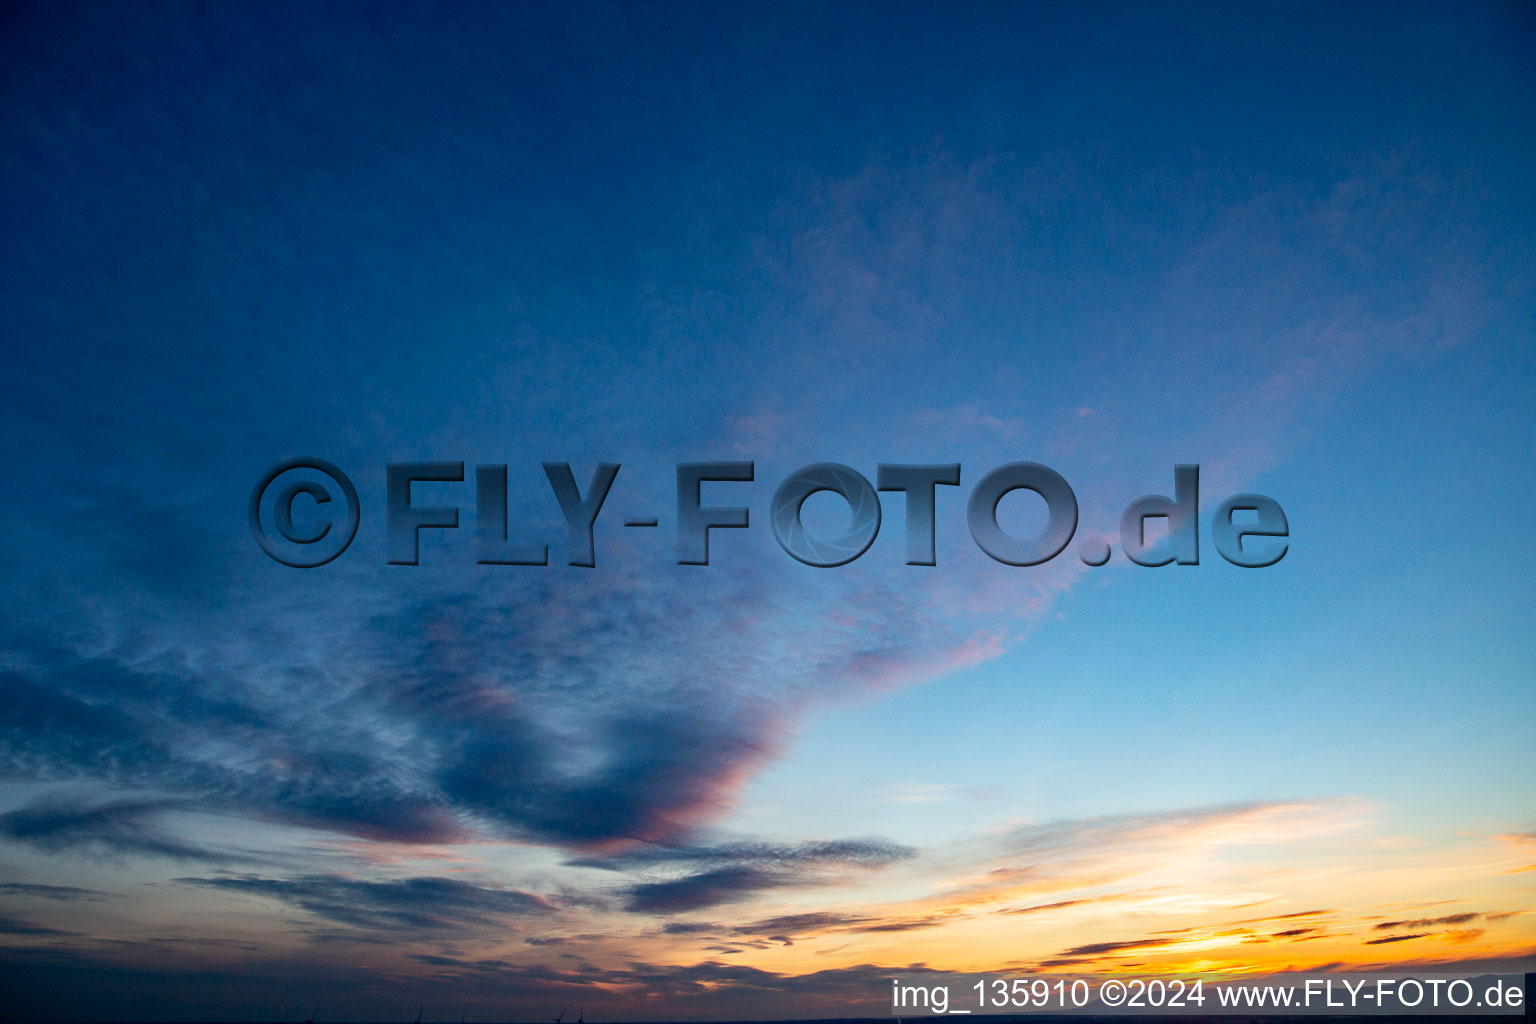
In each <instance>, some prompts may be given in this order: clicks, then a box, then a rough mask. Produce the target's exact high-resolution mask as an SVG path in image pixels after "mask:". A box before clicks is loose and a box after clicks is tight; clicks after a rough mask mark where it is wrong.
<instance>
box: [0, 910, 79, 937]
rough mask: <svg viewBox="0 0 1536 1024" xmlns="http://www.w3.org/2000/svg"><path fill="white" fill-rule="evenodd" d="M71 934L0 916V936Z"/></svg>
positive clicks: (70, 933) (71, 933)
mask: <svg viewBox="0 0 1536 1024" xmlns="http://www.w3.org/2000/svg"><path fill="white" fill-rule="evenodd" d="M73 934H74V933H73V932H66V931H60V930H59V929H57V928H48V927H46V926H44V925H40V924H33V923H32V922H31V921H23V920H21V919H19V918H15V917H7V916H5V915H3V914H0V935H17V936H28V937H30V936H47V935H73Z"/></svg>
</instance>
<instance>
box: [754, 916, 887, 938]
mask: <svg viewBox="0 0 1536 1024" xmlns="http://www.w3.org/2000/svg"><path fill="white" fill-rule="evenodd" d="M875 920H876V918H873V917H870V916H868V915H867V914H837V913H830V912H825V911H819V912H815V913H809V914H786V915H784V916H782V917H769V918H764V919H763V920H761V921H753V922H751V923H750V924H744V925H738V926H737V927H736V928H734V929H733V930H734V931H735V932H737V933H738V934H741V935H768V934H770V933H772V932H784V933H786V934H789V935H805V934H812V933H817V932H828V931H837V930H841V929H846V928H853V927H857V926H859V925H864V924H869V923H871V922H873V921H875Z"/></svg>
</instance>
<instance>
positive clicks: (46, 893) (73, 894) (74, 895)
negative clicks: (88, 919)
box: [0, 882, 107, 903]
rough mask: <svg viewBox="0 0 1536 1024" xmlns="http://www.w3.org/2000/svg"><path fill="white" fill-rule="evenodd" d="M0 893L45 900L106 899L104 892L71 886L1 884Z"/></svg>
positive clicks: (88, 900) (21, 883)
mask: <svg viewBox="0 0 1536 1024" xmlns="http://www.w3.org/2000/svg"><path fill="white" fill-rule="evenodd" d="M0 893H8V894H10V895H12V896H36V897H38V898H39V899H45V900H61V901H69V900H85V901H87V902H93V903H94V902H96V901H99V900H104V899H106V898H107V894H106V893H104V892H97V891H96V890H95V889H79V888H76V887H75V886H72V885H35V884H32V883H29V882H3V883H0Z"/></svg>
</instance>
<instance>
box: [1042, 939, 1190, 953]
mask: <svg viewBox="0 0 1536 1024" xmlns="http://www.w3.org/2000/svg"><path fill="white" fill-rule="evenodd" d="M1174 941H1175V940H1173V939H1130V940H1127V941H1124V942H1094V943H1090V944H1089V945H1086V946H1073V947H1072V948H1071V949H1065V950H1062V951H1061V953H1059V954H1057V955H1058V956H1062V957H1090V956H1102V955H1104V954H1105V953H1115V952H1119V951H1120V950H1122V949H1150V948H1152V947H1154V946H1166V945H1169V944H1170V943H1172V942H1174Z"/></svg>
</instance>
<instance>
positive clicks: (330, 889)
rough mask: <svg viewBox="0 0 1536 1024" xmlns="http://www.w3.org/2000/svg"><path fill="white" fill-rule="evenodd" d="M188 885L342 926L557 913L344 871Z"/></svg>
mask: <svg viewBox="0 0 1536 1024" xmlns="http://www.w3.org/2000/svg"><path fill="white" fill-rule="evenodd" d="M176 881H178V882H180V883H182V884H184V885H195V886H200V887H203V888H209V889H217V890H220V891H224V892H238V893H245V894H248V895H252V896H262V897H266V898H268V899H275V900H279V901H281V902H284V903H288V904H291V905H293V906H296V907H299V908H300V909H303V910H306V911H308V912H309V913H311V914H314V915H315V916H316V917H320V918H324V919H325V920H328V921H333V922H335V923H337V924H344V925H351V926H354V927H358V928H372V929H398V928H412V929H449V928H456V927H461V926H463V925H466V924H477V925H488V924H495V923H497V922H499V921H501V920H502V919H504V918H507V917H524V916H529V915H543V914H549V913H552V912H553V911H554V910H555V909H556V908H555V907H554V906H553V905H552V904H550V903H549V902H547V901H546V900H544V899H543V898H541V897H539V896H535V895H533V894H531V893H526V892H518V891H516V890H512V889H492V888H487V887H484V886H479V885H474V884H472V883H469V882H463V881H459V880H457V879H451V878H434V877H418V878H405V879H399V880H395V881H389V882H365V881H358V880H356V879H351V878H344V877H342V876H340V875H305V876H302V877H299V878H288V879H278V878H256V877H251V876H245V877H232V878H178V879H176Z"/></svg>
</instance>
